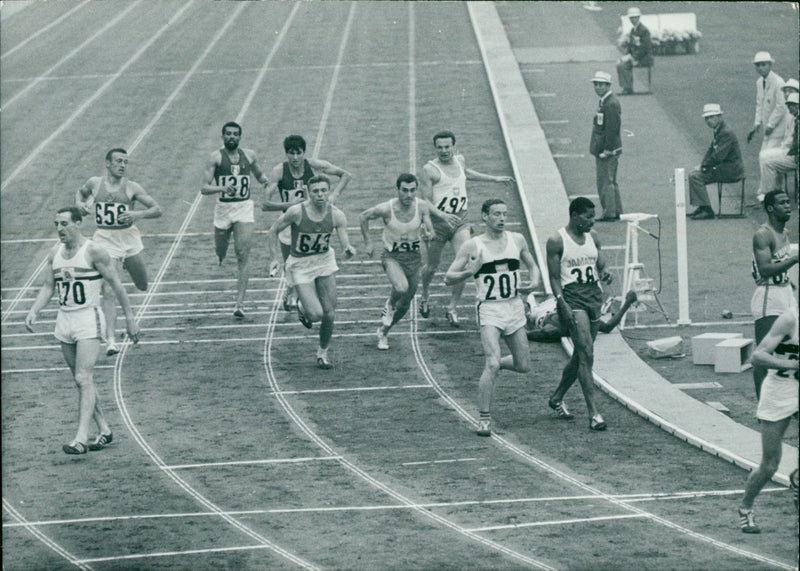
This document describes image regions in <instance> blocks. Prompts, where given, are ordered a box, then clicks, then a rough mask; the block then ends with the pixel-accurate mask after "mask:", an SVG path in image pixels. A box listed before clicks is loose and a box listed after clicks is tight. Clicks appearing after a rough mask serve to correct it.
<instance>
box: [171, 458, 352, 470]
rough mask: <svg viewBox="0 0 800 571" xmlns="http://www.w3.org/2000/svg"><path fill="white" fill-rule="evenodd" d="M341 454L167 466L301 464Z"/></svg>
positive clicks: (180, 467) (175, 467)
mask: <svg viewBox="0 0 800 571" xmlns="http://www.w3.org/2000/svg"><path fill="white" fill-rule="evenodd" d="M338 459H339V456H310V457H308V458H273V459H269V460H238V461H235V462H205V463H202V464H174V465H172V466H165V468H168V469H170V470H185V469H187V468H216V467H219V466H262V465H264V464H301V463H304V462H320V461H323V460H338Z"/></svg>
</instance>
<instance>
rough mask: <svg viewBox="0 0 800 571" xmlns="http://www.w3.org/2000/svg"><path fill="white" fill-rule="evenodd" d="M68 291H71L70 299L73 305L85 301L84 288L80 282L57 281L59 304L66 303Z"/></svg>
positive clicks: (81, 303)
mask: <svg viewBox="0 0 800 571" xmlns="http://www.w3.org/2000/svg"><path fill="white" fill-rule="evenodd" d="M70 286H71V287H70ZM70 292H72V301H73V302H74V303H75V305H83V304H84V303H86V290H85V289H84V288H83V283H82V282H58V304H59V305H67V303H68V302H69V295H70Z"/></svg>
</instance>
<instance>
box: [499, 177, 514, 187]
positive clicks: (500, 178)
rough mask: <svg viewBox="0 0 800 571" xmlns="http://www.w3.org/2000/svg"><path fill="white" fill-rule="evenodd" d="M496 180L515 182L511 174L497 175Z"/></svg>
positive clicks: (504, 182) (508, 182)
mask: <svg viewBox="0 0 800 571" xmlns="http://www.w3.org/2000/svg"><path fill="white" fill-rule="evenodd" d="M495 182H502V183H503V184H509V185H510V184H514V178H513V177H510V176H497V177H495Z"/></svg>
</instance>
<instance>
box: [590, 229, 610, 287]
mask: <svg viewBox="0 0 800 571" xmlns="http://www.w3.org/2000/svg"><path fill="white" fill-rule="evenodd" d="M591 233H592V239H593V240H594V245H595V246H596V247H597V263H596V264H595V265H596V266H597V273H598V274H600V276H599V279H600V281H602V282H603V283H607V284H610V283H611V281H612V280H613V279H614V275H613V274H612V273H611V272H609V271H608V270H606V260H605V257H604V256H603V252H602V246H601V244H600V239H599V238H598V237H597V234H596V233H595V231H594V230H592V231H591Z"/></svg>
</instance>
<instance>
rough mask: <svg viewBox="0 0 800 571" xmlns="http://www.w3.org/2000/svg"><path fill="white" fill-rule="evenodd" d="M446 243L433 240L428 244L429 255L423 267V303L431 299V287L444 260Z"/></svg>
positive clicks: (421, 294)
mask: <svg viewBox="0 0 800 571" xmlns="http://www.w3.org/2000/svg"><path fill="white" fill-rule="evenodd" d="M444 244H445V243H444V242H443V241H442V240H439V239H438V238H433V239H431V240H430V241H429V242H428V248H427V255H426V258H425V265H424V266H423V267H422V277H421V280H422V290H421V292H420V298H422V300H423V301H428V298H429V297H430V285H431V282H432V281H433V276H434V274H436V269H437V268H438V267H439V261H440V260H441V258H442V248H444Z"/></svg>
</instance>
